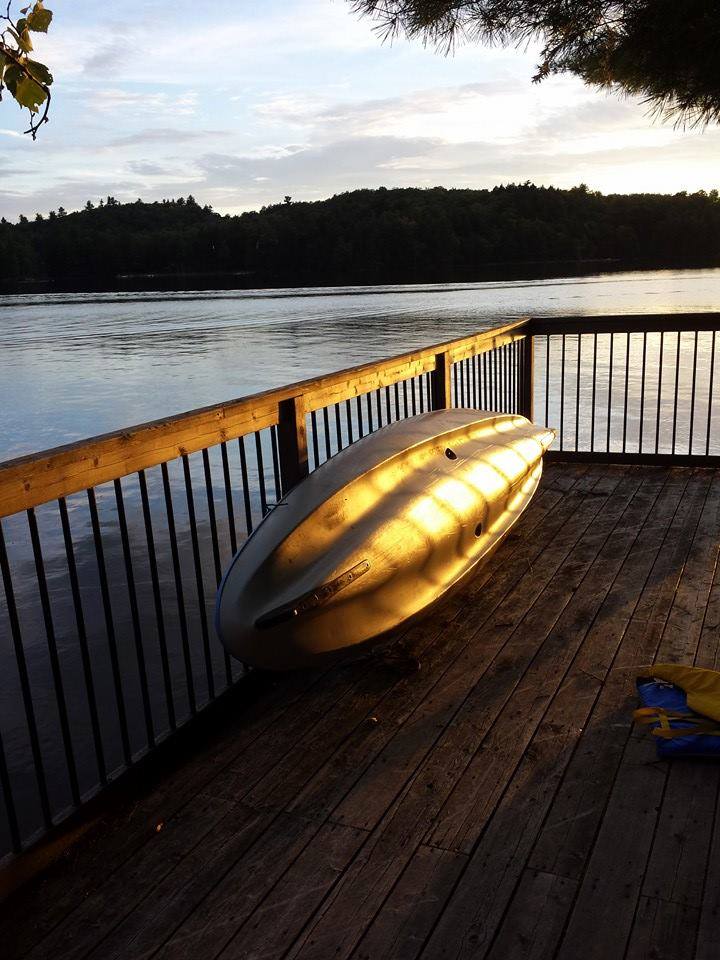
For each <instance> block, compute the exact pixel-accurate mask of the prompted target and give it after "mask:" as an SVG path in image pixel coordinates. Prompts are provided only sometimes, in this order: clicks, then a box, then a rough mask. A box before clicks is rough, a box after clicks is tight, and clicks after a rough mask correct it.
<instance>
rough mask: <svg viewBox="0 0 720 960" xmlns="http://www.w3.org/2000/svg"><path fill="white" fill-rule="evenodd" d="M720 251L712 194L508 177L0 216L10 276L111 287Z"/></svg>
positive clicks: (662, 259) (413, 272)
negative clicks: (244, 206)
mask: <svg viewBox="0 0 720 960" xmlns="http://www.w3.org/2000/svg"><path fill="white" fill-rule="evenodd" d="M719 258H720V202H719V200H718V193H717V191H716V190H712V191H710V192H709V193H706V192H704V191H700V192H697V193H678V194H674V195H665V194H634V195H621V194H617V195H608V196H605V195H602V194H600V193H597V192H594V191H591V190H588V189H587V187H585V186H580V187H575V188H573V189H570V190H560V189H556V188H554V187H537V186H534V185H533V184H530V183H526V184H510V185H507V186H500V187H495V188H493V189H491V190H464V189H445V188H442V187H435V188H431V189H417V188H406V189H385V188H382V187H381V188H379V189H376V190H354V191H351V192H348V193H342V194H339V195H337V196H334V197H331V198H330V199H328V200H321V201H315V202H293V201H292V199H291V198H290V197H286V198H285V200H284V202H282V203H278V204H274V205H271V206H267V207H263V208H262V209H261V210H259V211H254V212H249V213H243V214H240V215H238V216H229V215H224V216H223V215H220V214H218V213H215V212H214V211H213V210H212V209H211V208H210V207H209V206H201V205H200V204H198V203H197V202H196V201H195V200H194V198H193V197H187V198H180V199H176V200H163V201H161V202H154V203H145V202H142V201H140V200H137V201H136V202H134V203H120V202H118V201H117V200H115V199H114V198H113V197H108V198H107V199H106V200H104V201H100V202H99V203H97V204H93V203H92V202H88V203H87V205H86V207H85V208H84V209H83V210H81V211H78V212H75V213H67V212H66V211H65V210H63V209H62V207H61V208H60V209H59V210H58V211H53V212H52V213H51V214H50V215H49V216H47V217H43V216H40V215H37V216H36V217H35V219H34V220H28V219H27V218H25V217H20V220H19V222H18V223H14V224H13V223H9V222H7V221H6V220H4V219H3V220H2V221H0V264H1V265H2V274H3V279H4V280H5V281H13V282H19V281H30V280H45V281H53V282H57V283H68V282H69V281H73V282H74V283H75V285H76V287H77V288H80V287H82V286H83V285H84V280H88V279H89V278H93V280H94V281H104V282H106V283H111V282H112V280H113V279H116V278H118V277H120V276H126V275H142V274H170V275H176V274H177V275H182V274H203V273H204V274H219V273H247V274H249V275H250V276H251V277H252V278H253V284H255V283H274V282H276V283H283V282H288V283H289V282H302V281H303V280H305V281H307V282H311V283H322V282H331V283H332V282H355V281H357V282H375V281H385V282H389V281H393V280H396V281H402V280H405V279H421V280H422V279H442V278H444V279H453V278H456V279H457V278H459V277H460V276H463V277H464V278H472V272H473V271H478V272H479V271H480V270H481V269H483V268H487V267H489V266H490V265H495V264H522V263H528V262H533V261H534V262H538V261H540V262H552V261H563V262H570V261H585V260H617V261H621V262H623V263H631V262H633V261H634V262H639V263H642V265H643V266H650V267H652V266H669V265H704V264H712V263H716V262H718V259H719Z"/></svg>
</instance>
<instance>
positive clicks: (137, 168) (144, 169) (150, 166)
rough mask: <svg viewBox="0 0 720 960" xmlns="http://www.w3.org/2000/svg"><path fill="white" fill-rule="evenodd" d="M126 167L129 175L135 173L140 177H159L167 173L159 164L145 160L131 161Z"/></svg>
mask: <svg viewBox="0 0 720 960" xmlns="http://www.w3.org/2000/svg"><path fill="white" fill-rule="evenodd" d="M126 167H127V169H128V170H129V171H130V172H131V173H137V174H138V175H139V176H141V177H161V176H167V174H168V173H169V171H168V170H167V169H166V168H165V167H163V166H161V165H160V164H159V163H150V162H149V161H146V160H131V161H130V162H129V163H127V164H126Z"/></svg>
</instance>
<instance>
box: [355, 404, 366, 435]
mask: <svg viewBox="0 0 720 960" xmlns="http://www.w3.org/2000/svg"><path fill="white" fill-rule="evenodd" d="M355 403H356V405H357V418H358V435H359V436H360V437H361V438H362V437H364V436H365V427H364V425H363V415H362V400H361V398H360V397H355Z"/></svg>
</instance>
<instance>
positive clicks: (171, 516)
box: [160, 463, 197, 714]
mask: <svg viewBox="0 0 720 960" xmlns="http://www.w3.org/2000/svg"><path fill="white" fill-rule="evenodd" d="M160 472H161V473H162V482H163V493H164V496H165V513H166V515H167V522H168V534H169V536H170V556H171V558H172V566H173V578H174V580H175V595H176V597H177V605H178V622H179V625H180V643H181V646H182V651H183V662H184V665H185V682H186V684H187V691H188V704H189V706H190V713H192V714H194V713H196V711H197V704H196V701H195V680H194V677H193V668H192V657H191V656H190V638H189V636H188V626H187V613H186V611H185V591H184V588H183V582H182V570H181V568H180V551H179V550H178V543H177V529H176V527H175V509H174V507H173V502H172V491H171V489H170V474H169V472H168V466H167V463H161V464H160Z"/></svg>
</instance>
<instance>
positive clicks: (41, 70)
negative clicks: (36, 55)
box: [25, 60, 53, 87]
mask: <svg viewBox="0 0 720 960" xmlns="http://www.w3.org/2000/svg"><path fill="white" fill-rule="evenodd" d="M25 66H26V67H27V68H28V70H29V71H30V73H31V74H32V75H33V76H34V77H35V79H36V80H39V81H40V83H44V84H45V86H46V87H49V86H50V84H51V83H52V82H53V78H52V74H51V73H50V71H49V70H48V68H47V67H46V66H45V64H44V63H38V61H37V60H26V61H25Z"/></svg>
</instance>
